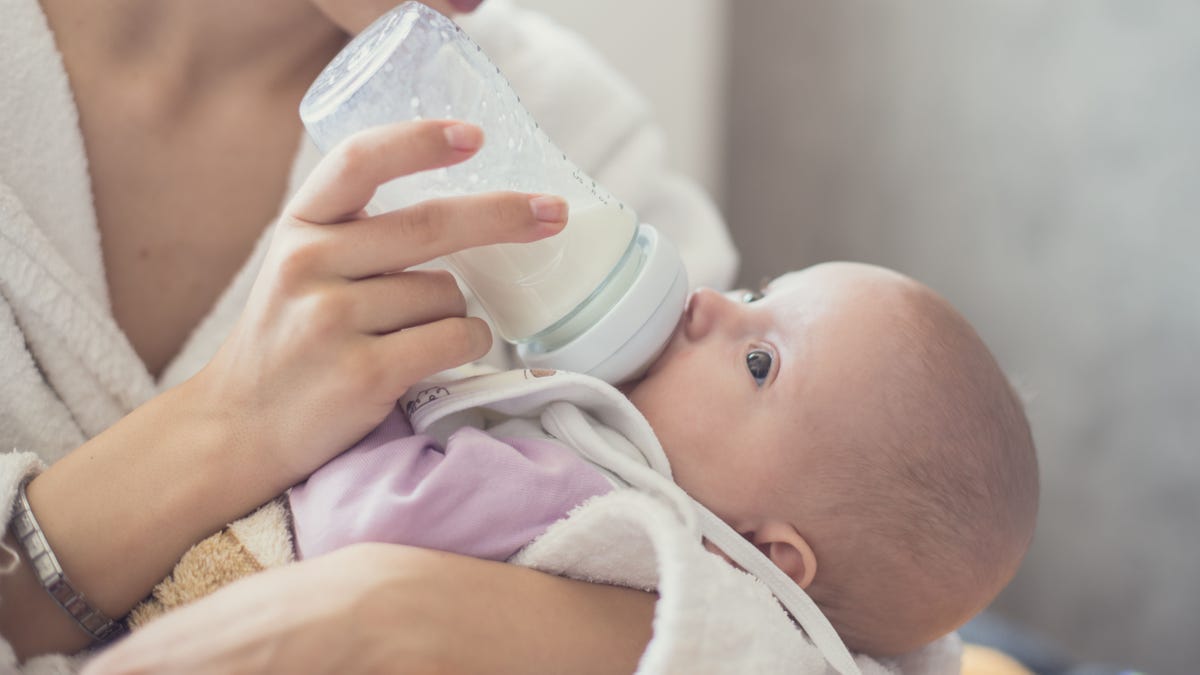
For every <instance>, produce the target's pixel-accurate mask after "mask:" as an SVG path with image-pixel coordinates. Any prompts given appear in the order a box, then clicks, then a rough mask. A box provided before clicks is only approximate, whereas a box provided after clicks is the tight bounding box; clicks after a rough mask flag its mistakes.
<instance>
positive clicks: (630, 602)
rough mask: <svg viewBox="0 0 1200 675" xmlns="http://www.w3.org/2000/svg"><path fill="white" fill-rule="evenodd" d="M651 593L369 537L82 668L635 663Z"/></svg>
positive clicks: (180, 615) (268, 578)
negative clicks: (370, 540)
mask: <svg viewBox="0 0 1200 675" xmlns="http://www.w3.org/2000/svg"><path fill="white" fill-rule="evenodd" d="M298 589H303V592H297V590H298ZM654 602H655V596H654V595H652V594H649V593H643V592H640V591H634V590H630V589H625V588H618V587H614V586H603V585H597V584H589V583H584V582H579V581H573V580H569V579H563V578H560V577H554V576H550V575H546V574H542V573H540V572H535V571H533V570H530V569H526V568H522V567H517V566H514V565H508V564H505V563H496V562H489V561H483V560H478V559H475V558H468V557H464V556H458V555H453V554H449V553H441V552H437V551H429V550H424V549H416V548H409V547H403V546H391V545H387V544H362V545H357V546H352V547H350V548H346V549H341V550H339V551H337V552H334V553H331V554H329V555H327V556H321V557H318V558H313V559H311V560H306V561H304V562H301V563H298V564H296V565H290V566H287V567H283V568H276V569H273V570H270V571H268V572H264V573H262V574H259V575H256V576H253V577H249V578H247V579H243V580H241V581H239V582H237V583H235V584H232V585H230V586H228V587H226V588H224V589H222V590H220V591H218V592H217V593H215V594H213V595H211V596H209V597H207V598H205V599H203V600H200V601H198V602H197V603H195V604H193V605H189V606H188V607H185V608H183V609H180V610H178V611H177V612H175V613H172V614H170V615H168V616H166V617H164V618H162V619H161V620H159V621H156V622H154V623H151V624H150V625H148V626H146V628H144V629H143V630H140V631H138V632H137V633H135V634H134V635H132V636H131V637H129V638H128V639H126V640H125V641H124V642H121V643H119V644H117V645H116V646H114V647H113V648H111V649H109V650H108V651H106V652H105V653H103V654H102V655H101V656H99V657H98V658H97V659H95V660H94V661H93V662H91V663H90V664H89V666H88V667H87V668H85V670H84V674H85V675H114V674H118V673H159V672H189V673H191V672H211V673H225V672H309V673H323V672H328V673H339V672H382V673H391V672H397V673H400V672H419V673H428V672H438V673H479V672H487V673H522V674H526V673H585V674H586V673H629V672H633V670H634V669H635V668H636V666H637V662H638V659H639V657H640V656H641V653H642V651H643V650H644V649H645V647H646V644H647V643H648V642H649V640H650V635H651V620H652V618H653V614H654Z"/></svg>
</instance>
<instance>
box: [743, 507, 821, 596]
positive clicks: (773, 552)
mask: <svg viewBox="0 0 1200 675" xmlns="http://www.w3.org/2000/svg"><path fill="white" fill-rule="evenodd" d="M751 541H752V542H753V543H754V545H755V546H757V547H758V549H759V550H760V551H762V552H763V554H765V555H766V556H767V557H768V558H770V559H771V562H773V563H775V566H776V567H778V568H779V569H781V570H783V573H784V574H786V575H788V576H789V577H791V578H792V581H795V582H796V584H797V585H798V586H800V588H808V586H809V584H811V583H812V580H813V577H815V576H816V575H817V556H816V554H815V553H813V549H812V547H811V546H809V545H808V542H807V541H806V540H805V539H804V537H803V536H802V535H801V534H800V532H799V531H798V530H796V528H794V527H792V526H791V525H790V524H789V523H786V522H783V521H779V520H772V521H767V522H766V523H764V524H763V525H762V527H760V528H758V530H756V531H755V532H754V533H753V534H752V535H751Z"/></svg>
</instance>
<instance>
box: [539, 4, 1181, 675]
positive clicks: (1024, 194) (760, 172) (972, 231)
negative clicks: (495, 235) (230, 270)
mask: <svg viewBox="0 0 1200 675" xmlns="http://www.w3.org/2000/svg"><path fill="white" fill-rule="evenodd" d="M522 4H526V5H529V6H534V7H540V8H542V9H543V10H545V11H547V12H549V13H551V14H553V15H555V16H557V17H558V18H559V19H560V20H561V21H563V22H564V23H566V24H568V25H571V26H574V27H576V28H577V29H579V30H580V31H581V32H583V33H585V34H587V35H588V37H589V39H590V40H591V41H592V42H593V43H594V44H596V45H597V46H598V47H599V48H600V49H601V50H602V51H604V52H605V53H607V54H608V55H609V57H610V60H612V61H613V62H614V63H615V64H616V65H617V66H618V67H619V68H621V69H623V70H624V71H625V72H626V74H627V75H629V76H630V77H631V79H633V80H634V82H635V83H636V84H638V85H639V86H640V87H641V88H642V89H643V91H644V92H645V93H646V95H647V96H648V97H649V98H650V99H651V101H652V102H653V103H654V105H655V106H656V107H657V109H658V111H659V117H660V119H661V120H662V121H663V122H664V124H665V125H666V127H667V129H668V134H669V136H670V139H671V143H672V145H673V146H674V147H673V149H674V151H675V158H676V161H677V166H678V167H679V168H680V169H681V170H683V171H685V172H687V173H690V174H691V175H693V176H694V177H696V178H697V179H698V180H699V181H700V182H701V183H703V184H705V185H706V186H708V187H709V188H710V189H712V190H713V191H714V193H715V194H716V195H717V196H718V199H719V201H720V202H721V204H722V206H723V209H724V211H725V213H726V215H727V217H728V219H729V222H730V226H731V228H732V230H733V234H734V237H735V239H736V241H737V242H738V245H739V247H740V249H741V251H742V253H743V267H742V275H741V278H742V281H743V282H745V283H755V282H757V281H758V280H759V279H760V278H761V277H763V276H764V275H772V274H776V273H779V272H782V271H785V270H788V269H792V268H797V267H802V266H805V265H808V264H811V263H814V262H818V261H822V260H829V259H853V260H864V261H868V262H875V263H879V264H883V265H887V266H890V267H894V268H896V269H899V270H901V271H903V272H905V273H908V274H910V275H912V276H914V277H916V278H918V279H920V280H922V281H924V282H926V283H928V284H929V285H931V286H933V287H934V288H936V289H938V290H939V291H941V292H942V293H943V294H945V295H946V296H948V297H949V298H950V299H951V301H953V302H954V303H955V304H956V305H957V306H958V307H959V308H960V309H961V310H962V311H963V313H964V314H966V315H967V317H968V318H969V319H970V320H971V321H972V322H973V323H974V324H975V325H976V327H977V328H978V329H979V331H980V333H981V334H982V335H983V336H984V338H985V339H986V340H987V341H988V342H989V344H990V345H991V346H992V348H993V351H994V352H995V353H996V355H997V357H998V358H999V360H1000V361H1001V363H1002V364H1003V365H1004V366H1005V368H1006V370H1007V371H1008V372H1009V373H1010V376H1011V377H1012V379H1013V380H1014V381H1015V382H1016V384H1017V386H1018V388H1019V389H1020V390H1021V391H1022V392H1023V393H1024V394H1025V395H1026V397H1027V399H1028V404H1027V407H1028V411H1029V414H1030V418H1031V421H1032V423H1033V425H1034V432H1035V436H1036V438H1037V441H1038V445H1039V450H1040V456H1041V464H1042V472H1043V482H1042V489H1043V498H1042V511H1041V517H1040V521H1039V528H1038V533H1037V537H1036V541H1035V544H1034V547H1033V550H1032V551H1031V552H1030V555H1029V557H1028V559H1027V561H1026V564H1025V566H1024V567H1023V569H1022V571H1021V572H1020V574H1019V575H1018V577H1017V579H1016V580H1015V581H1014V583H1013V584H1012V585H1011V586H1010V588H1009V589H1008V590H1007V591H1006V592H1005V593H1004V594H1003V595H1002V596H1001V598H1000V599H999V600H998V601H997V603H996V608H995V609H996V611H998V612H999V613H1001V614H1002V615H1004V616H1006V617H1009V618H1013V619H1017V620H1019V621H1020V622H1022V623H1023V624H1025V625H1028V626H1032V627H1034V628H1036V629H1038V630H1039V631H1040V632H1042V633H1043V634H1045V635H1048V636H1050V637H1052V638H1053V639H1054V640H1056V641H1057V642H1058V643H1059V644H1061V645H1062V646H1063V647H1064V648H1065V649H1067V650H1069V651H1070V653H1071V654H1073V655H1074V656H1075V657H1076V658H1079V659H1081V660H1090V661H1104V662H1108V663H1115V664H1119V665H1124V666H1130V667H1136V668H1140V669H1143V670H1146V671H1148V672H1152V673H1161V674H1164V675H1171V674H1179V675H1184V674H1187V673H1196V672H1200V357H1198V356H1197V352H1198V351H1200V261H1198V260H1197V258H1198V257H1200V227H1198V224H1200V2H1196V1H1195V0H1141V1H1138V0H923V1H922V2H905V3H900V2H888V1H884V0H754V1H753V2H751V1H749V0H743V1H742V2H738V3H734V2H732V1H731V0H725V1H722V0H661V1H660V2H655V3H644V2H639V1H638V0H610V1H609V2H606V3H595V2H590V1H587V0H525V2H523V3H522ZM601 6H602V7H601Z"/></svg>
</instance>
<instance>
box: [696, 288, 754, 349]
mask: <svg viewBox="0 0 1200 675" xmlns="http://www.w3.org/2000/svg"><path fill="white" fill-rule="evenodd" d="M741 307H742V304H741V302H739V301H737V300H734V299H733V298H731V297H729V296H727V295H725V294H722V293H721V292H719V291H714V290H713V289H711V288H698V289H696V291H695V292H694V293H692V295H691V297H690V298H688V305H687V322H686V323H685V324H684V327H685V332H686V334H687V336H688V338H689V339H692V340H699V339H700V338H703V337H704V336H706V335H708V334H709V333H711V332H712V331H713V330H715V329H717V328H720V327H722V326H724V325H728V324H730V322H732V321H734V320H735V319H736V318H737V316H736V315H737V312H739V311H740V309H741Z"/></svg>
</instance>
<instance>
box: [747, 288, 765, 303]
mask: <svg viewBox="0 0 1200 675" xmlns="http://www.w3.org/2000/svg"><path fill="white" fill-rule="evenodd" d="M762 299H763V294H762V291H746V292H745V293H742V302H744V303H746V304H749V303H751V302H755V301H756V300H762Z"/></svg>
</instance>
